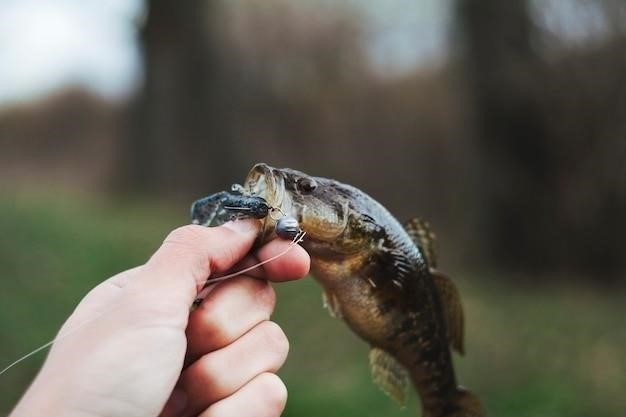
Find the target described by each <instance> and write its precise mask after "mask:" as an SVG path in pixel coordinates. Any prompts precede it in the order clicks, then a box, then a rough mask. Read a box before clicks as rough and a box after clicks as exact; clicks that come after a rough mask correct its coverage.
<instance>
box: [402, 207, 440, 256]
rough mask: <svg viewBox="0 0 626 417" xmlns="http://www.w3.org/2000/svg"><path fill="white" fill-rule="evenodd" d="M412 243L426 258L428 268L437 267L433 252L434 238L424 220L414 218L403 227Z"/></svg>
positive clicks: (435, 253)
mask: <svg viewBox="0 0 626 417" xmlns="http://www.w3.org/2000/svg"><path fill="white" fill-rule="evenodd" d="M404 229H405V230H406V231H407V233H408V234H409V236H410V237H411V239H412V240H413V242H415V244H416V245H417V247H419V248H420V249H421V251H422V253H423V254H424V257H425V258H426V262H427V263H428V266H429V267H431V268H436V267H437V252H436V251H435V244H436V237H435V234H434V233H433V232H432V231H431V230H430V225H429V224H428V222H426V221H425V220H422V219H420V218H419V217H415V218H413V219H411V220H409V221H408V222H406V224H405V225H404Z"/></svg>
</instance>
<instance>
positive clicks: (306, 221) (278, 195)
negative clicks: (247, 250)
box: [243, 163, 350, 242]
mask: <svg viewBox="0 0 626 417" xmlns="http://www.w3.org/2000/svg"><path fill="white" fill-rule="evenodd" d="M343 187H344V185H343V184H341V183H339V182H337V181H334V180H331V179H327V178H321V177H314V176H311V175H308V174H305V173H304V172H301V171H297V170H294V169H290V168H274V167H271V166H269V165H267V164H264V163H259V164H256V165H255V166H254V167H253V168H252V169H251V170H250V172H249V173H248V176H247V177H246V180H245V182H244V184H243V189H244V190H245V192H246V194H248V195H254V196H260V197H263V198H264V199H265V200H266V201H267V204H268V205H269V206H270V207H272V208H274V210H275V212H278V213H274V215H271V216H268V219H267V220H266V222H265V223H266V224H265V231H264V235H265V236H268V235H269V234H268V232H269V233H271V232H272V231H273V230H274V229H275V227H276V221H277V220H278V219H279V217H280V216H283V215H289V216H292V217H294V218H295V219H297V220H298V222H299V225H300V228H301V229H302V230H303V231H305V232H306V233H307V240H314V241H318V242H332V241H335V240H337V239H338V238H339V237H340V236H341V235H343V234H344V232H345V231H346V228H347V220H348V214H349V213H348V211H349V199H350V196H349V193H346V192H345V191H346V190H344V189H343Z"/></svg>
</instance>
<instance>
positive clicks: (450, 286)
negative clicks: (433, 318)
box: [430, 270, 465, 355]
mask: <svg viewBox="0 0 626 417" xmlns="http://www.w3.org/2000/svg"><path fill="white" fill-rule="evenodd" d="M430 272H431V275H432V277H433V279H434V281H435V286H436V287H437V289H438V290H439V296H440V298H441V304H442V305H443V313H444V316H445V319H446V327H447V328H448V340H449V342H450V346H452V348H453V349H454V350H456V351H457V352H459V353H460V354H461V355H463V354H464V353H465V348H464V343H463V337H464V336H463V332H464V318H463V306H462V305H461V297H460V295H459V291H458V290H457V289H456V285H454V282H452V280H451V279H450V278H448V277H447V276H445V275H444V274H442V273H441V272H439V271H437V270H431V271H430Z"/></svg>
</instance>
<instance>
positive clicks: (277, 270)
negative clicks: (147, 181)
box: [11, 221, 309, 417]
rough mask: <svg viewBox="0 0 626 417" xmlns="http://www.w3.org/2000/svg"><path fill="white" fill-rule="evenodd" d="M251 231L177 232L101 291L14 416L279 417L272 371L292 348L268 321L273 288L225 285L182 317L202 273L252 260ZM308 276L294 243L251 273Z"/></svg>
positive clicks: (240, 282) (242, 225)
mask: <svg viewBox="0 0 626 417" xmlns="http://www.w3.org/2000/svg"><path fill="white" fill-rule="evenodd" d="M256 234H257V227H256V224H255V223H253V222H249V221H237V222H234V223H228V224H226V225H224V226H221V227H216V228H210V229H209V228H203V227H201V226H184V227H181V228H179V229H177V230H175V231H173V232H172V233H171V234H170V235H169V236H168V237H167V238H166V239H165V241H164V243H163V245H162V246H161V247H160V248H159V249H158V250H157V251H156V253H155V254H154V255H153V256H152V257H151V258H150V260H149V261H148V262H147V263H146V264H145V265H142V266H139V267H137V268H134V269H131V270H128V271H125V272H122V273H121V274H118V275H116V276H114V277H112V278H110V279H109V280H107V281H105V282H103V283H102V284H100V285H98V286H97V287H96V288H94V289H93V290H92V291H91V292H90V293H89V294H88V295H87V296H86V297H85V298H84V299H83V300H82V302H81V303H80V304H79V306H78V307H77V308H76V310H75V311H74V313H73V314H72V315H71V316H70V318H69V319H68V320H67V321H66V323H65V324H64V326H63V328H62V329H61V331H60V333H59V334H60V336H61V338H60V339H59V340H57V342H55V344H54V345H53V347H52V349H51V351H50V354H49V356H48V358H47V359H46V362H45V363H44V365H43V368H42V370H41V371H40V373H39V375H38V376H37V378H36V379H35V381H34V382H33V384H32V385H31V387H30V388H29V389H28V391H27V392H26V394H25V395H24V397H23V398H22V399H21V400H20V402H19V403H18V405H17V406H16V408H15V409H14V410H13V413H12V414H11V417H40V416H41V417H43V416H49V415H55V416H68V417H69V416H71V417H74V416H76V417H78V416H89V417H94V416H107V417H116V416H120V417H121V416H124V417H133V416H137V417H139V416H141V417H146V416H154V417H156V416H159V415H160V416H162V417H174V416H176V417H178V416H181V417H186V416H196V415H201V416H203V417H221V416H233V415H246V416H249V417H254V416H259V417H260V416H263V417H267V416H278V415H280V413H281V412H282V410H283V408H284V404H285V401H286V389H285V387H284V385H283V383H282V381H281V380H280V379H279V378H278V377H277V376H276V375H275V372H276V371H277V370H278V369H279V368H280V366H281V365H282V364H283V362H284V360H285V358H286V355H287V350H288V342H287V339H286V337H285V335H284V333H283V332H282V330H281V329H280V327H278V325H276V324H275V323H273V322H270V321H269V316H270V314H271V312H272V311H273V308H274V302H275V299H274V297H275V296H274V292H273V290H272V287H271V286H270V285H269V283H268V282H267V281H265V280H260V279H256V278H253V277H251V276H242V277H237V278H234V279H232V280H227V281H224V282H222V283H219V284H217V286H216V287H215V288H214V289H213V291H211V292H210V293H209V295H208V296H207V297H206V298H205V300H204V301H203V303H202V304H201V305H200V307H199V308H198V309H197V310H195V311H194V312H192V313H189V307H190V306H191V304H192V302H193V300H194V298H195V297H196V294H197V292H198V290H199V289H200V288H201V287H202V285H203V284H204V281H205V280H206V278H207V277H208V276H212V275H215V274H216V273H222V272H225V271H227V270H229V269H231V268H233V266H236V268H235V270H239V269H238V268H239V267H243V266H247V265H251V264H253V263H255V262H256V260H255V259H253V258H252V256H250V255H248V256H246V254H247V253H248V251H249V250H250V248H251V246H252V244H253V242H254V239H255V237H256ZM288 244H289V242H286V241H282V240H274V241H272V242H270V243H268V244H267V245H265V246H263V247H262V248H260V249H259V250H258V251H257V253H256V256H257V258H258V260H263V259H268V258H270V257H272V256H274V255H276V254H278V253H280V252H282V251H284V249H285V248H286V246H287V245H288ZM308 268H309V257H308V255H307V254H306V252H305V251H304V250H303V249H302V248H301V247H299V246H297V245H296V246H294V247H293V249H292V250H290V251H289V252H288V253H287V254H285V256H282V257H280V258H278V259H276V260H275V261H272V262H269V263H267V264H265V265H264V266H263V268H259V269H258V270H257V271H259V272H257V273H256V274H255V275H256V276H257V278H267V279H269V280H273V281H285V280H290V279H296V278H300V277H302V276H303V275H305V274H306V273H307V271H308ZM251 273H252V272H251ZM251 273H250V274H251ZM64 334H66V335H67V336H63V335H64ZM168 398H169V400H168ZM166 402H167V404H166Z"/></svg>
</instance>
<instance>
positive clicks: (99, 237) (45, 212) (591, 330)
mask: <svg viewBox="0 0 626 417" xmlns="http://www.w3.org/2000/svg"><path fill="white" fill-rule="evenodd" d="M34 196H35V194H30V195H26V196H24V195H22V196H16V195H12V196H8V195H4V196H0V232H1V233H2V235H3V236H2V238H1V239H0V335H1V340H2V342H1V343H0V362H1V363H0V367H3V365H5V364H8V363H9V362H11V361H12V360H13V359H15V358H17V357H19V356H21V355H23V354H24V353H26V352H28V351H30V350H32V349H34V348H36V347H37V346H39V345H41V344H43V343H45V342H46V341H48V340H50V339H51V338H52V337H54V334H55V332H56V331H57V329H58V327H59V326H60V324H61V323H62V322H63V320H64V318H65V317H66V316H67V315H68V314H69V313H70V312H71V310H72V309H73V307H74V306H75V305H76V303H77V302H78V301H79V300H80V299H81V297H82V296H83V295H84V294H85V293H86V292H87V291H88V290H89V289H90V288H92V287H93V286H94V285H96V284H97V283H98V282H100V281H101V280H103V279H105V278H107V277H109V276H110V275H112V274H114V273H116V272H118V271H121V270H123V269H126V268H129V267H131V266H134V265H136V264H138V263H141V262H143V261H145V259H146V258H147V257H148V256H149V255H150V253H151V252H152V251H153V250H154V249H155V248H156V247H157V246H158V245H159V243H160V241H161V239H162V238H163V237H164V236H165V234H167V232H168V231H169V230H170V229H171V228H173V227H175V226H176V225H178V224H182V223H184V222H186V221H187V219H186V215H187V208H186V207H181V208H180V209H179V208H178V207H175V208H174V209H172V208H171V207H170V208H168V207H164V206H158V205H155V204H149V203H148V202H144V203H135V204H123V205H120V204H117V205H113V204H111V203H107V202H101V201H94V200H81V199H77V198H76V197H75V196H74V197H67V196H59V195H56V196H54V197H50V196H48V197H34ZM443 255H444V256H442V258H444V260H445V254H443ZM455 275H456V276H458V278H457V282H458V285H459V287H460V290H461V293H462V296H463V301H464V304H465V310H466V317H467V332H466V333H467V334H466V345H467V355H466V357H465V358H459V357H456V359H455V360H456V367H457V371H458V374H459V380H460V381H461V382H462V383H463V384H464V385H465V386H467V387H470V388H471V389H472V390H473V391H474V392H476V393H477V394H478V395H479V396H480V397H481V399H482V400H483V402H484V403H485V405H486V408H487V410H488V414H489V415H490V416H498V417H522V416H541V417H551V416H555V417H556V416H569V417H577V416H580V417H582V416H589V415H593V416H594V417H604V416H606V417H608V416H618V415H626V399H625V398H626V395H624V393H623V388H624V387H626V348H624V346H626V326H625V325H624V321H623V320H624V319H623V318H624V317H626V303H624V299H625V297H624V296H625V294H624V293H623V292H612V293H609V292H599V291H598V290H594V289H591V288H585V287H580V286H567V285H565V284H563V283H564V282H566V281H564V280H563V279H560V280H559V284H549V283H546V285H545V286H543V287H540V288H532V289H530V288H528V287H527V286H521V285H513V284H511V282H512V281H504V280H496V279H491V280H479V279H477V278H475V277H477V276H478V275H476V274H471V273H469V272H466V273H464V274H462V273H456V274H455ZM461 275H463V276H461ZM461 278H462V279H461ZM561 278H562V277H561ZM494 283H497V284H494ZM277 293H278V297H279V302H278V307H277V311H276V314H275V320H276V321H277V322H278V323H279V324H281V326H282V327H283V328H284V329H285V331H286V333H287V335H288V336H289V338H290V341H291V353H290V357H289V360H288V362H287V364H286V365H285V367H284V369H283V371H282V374H281V375H282V377H283V379H284V381H285V382H286V384H287V386H288V388H289V395H290V398H289V403H288V406H287V410H286V411H285V416H291V417H296V416H298V417H305V416H320V415H323V416H338V417H350V416H359V417H369V416H372V417H374V416H376V417H380V416H387V417H394V416H415V415H418V413H417V412H416V409H417V408H418V406H419V402H418V400H417V398H416V397H415V395H413V396H412V398H411V399H410V402H409V405H408V407H407V408H406V409H404V410H402V409H399V408H398V407H397V406H396V405H395V404H394V403H393V402H392V401H391V400H390V399H388V398H387V397H386V396H385V395H384V394H382V393H381V392H380V391H379V390H378V388H377V387H376V386H374V384H373V383H372V382H371V379H370V377H369V370H368V367H367V346H365V344H364V343H362V342H361V341H360V340H358V339H357V338H356V337H355V336H354V335H353V334H352V333H350V332H349V331H348V330H347V329H346V327H345V326H344V324H343V323H341V322H340V321H339V320H335V319H332V318H331V317H330V316H329V315H328V314H327V312H326V311H324V310H323V309H322V307H321V296H320V291H319V288H318V287H317V285H316V284H315V282H313V280H310V279H306V280H303V281H300V282H295V283H289V284H283V285H280V286H277ZM44 356H45V355H44V354H39V355H37V356H35V357H33V358H30V359H28V360H27V361H25V362H23V363H21V364H19V365H18V366H16V367H15V368H13V369H11V370H10V371H8V372H7V373H5V374H4V375H1V376H0V415H6V414H7V413H8V411H9V410H10V408H11V406H12V405H13V404H14V403H15V402H16V401H17V399H18V398H19V396H20V394H21V393H22V392H23V391H24V389H25V388H26V387H27V385H28V383H29V381H30V380H31V379H32V378H33V376H34V374H35V373H36V372H37V369H38V367H39V366H40V364H41V362H42V361H43V358H44Z"/></svg>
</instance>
